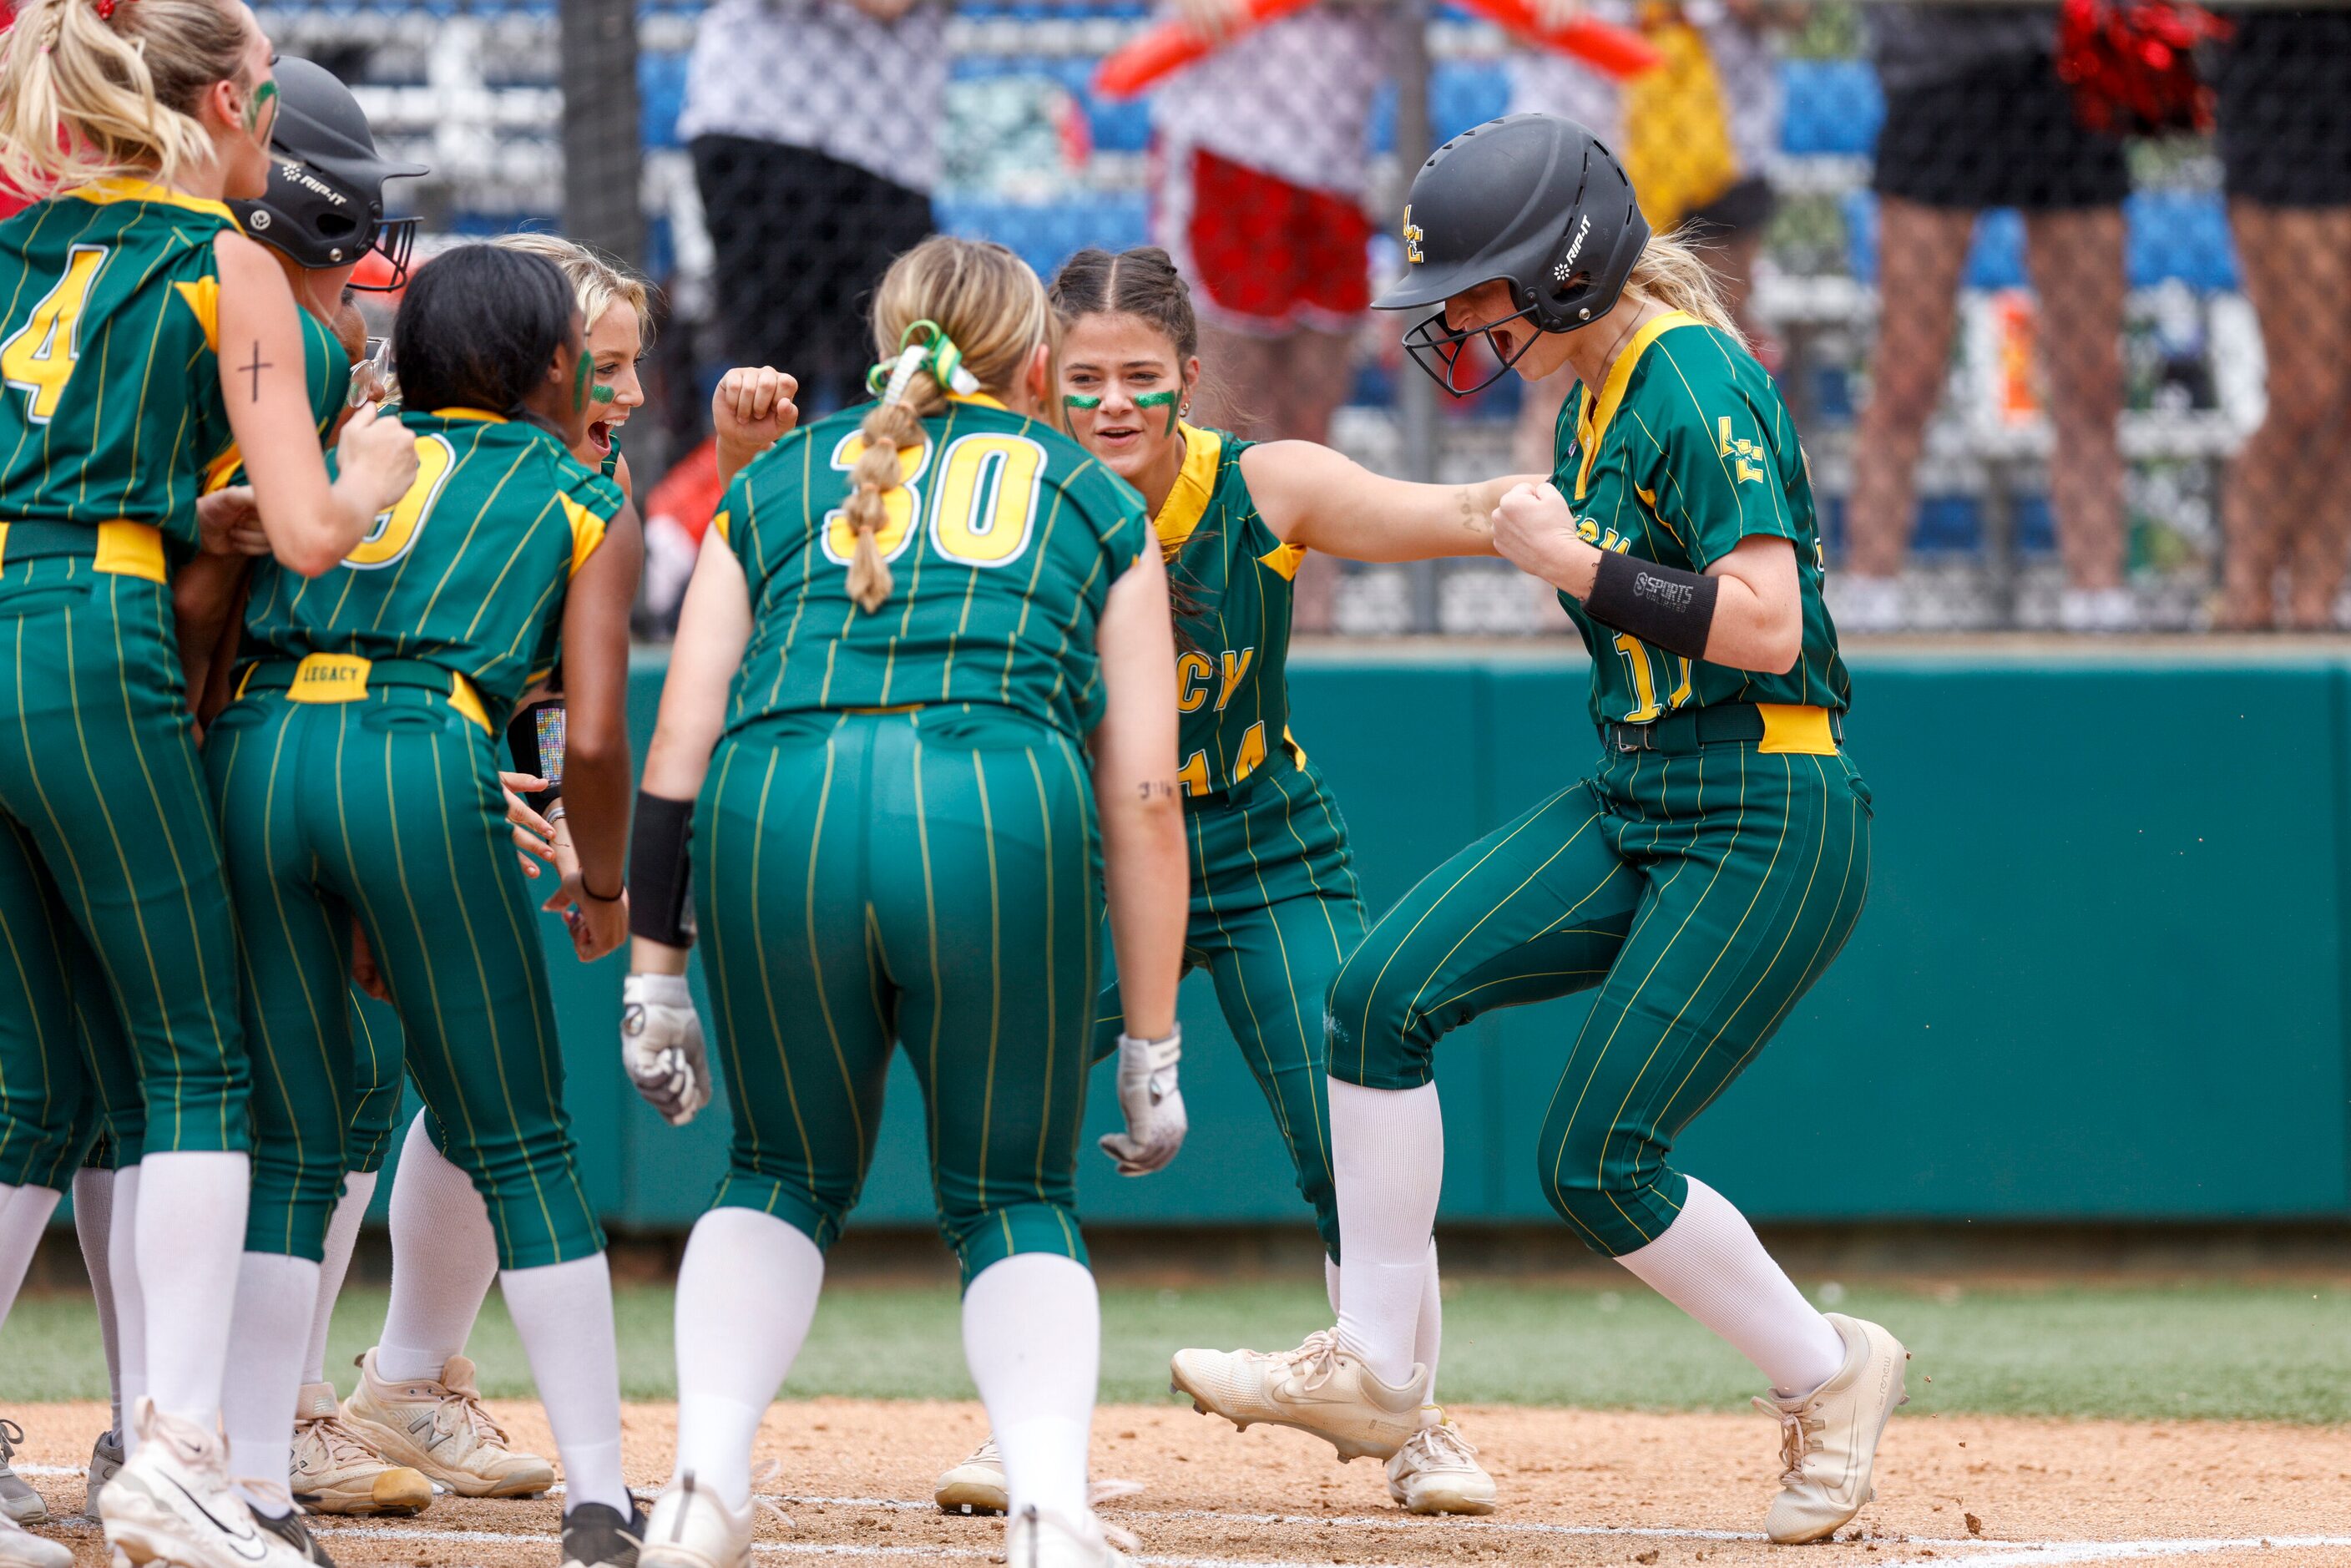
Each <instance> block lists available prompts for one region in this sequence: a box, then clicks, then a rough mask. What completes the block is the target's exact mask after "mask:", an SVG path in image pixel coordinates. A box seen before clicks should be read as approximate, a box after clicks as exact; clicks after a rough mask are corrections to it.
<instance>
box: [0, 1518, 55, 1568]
mask: <svg viewBox="0 0 2351 1568" xmlns="http://www.w3.org/2000/svg"><path fill="white" fill-rule="evenodd" d="M0 1568H73V1552H72V1549H71V1548H69V1547H68V1546H67V1545H66V1543H65V1542H62V1541H51V1540H48V1539H47V1538H46V1537H44V1536H39V1535H35V1534H33V1533H32V1532H31V1531H26V1530H23V1529H20V1528H18V1526H17V1524H16V1521H14V1520H12V1519H10V1518H9V1517H8V1516H7V1515H6V1514H5V1513H0Z"/></svg>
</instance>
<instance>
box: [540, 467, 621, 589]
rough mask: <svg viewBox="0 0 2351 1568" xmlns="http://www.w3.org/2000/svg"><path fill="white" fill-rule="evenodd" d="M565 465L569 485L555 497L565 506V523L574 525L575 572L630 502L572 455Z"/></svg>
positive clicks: (609, 482) (573, 560) (607, 481)
mask: <svg viewBox="0 0 2351 1568" xmlns="http://www.w3.org/2000/svg"><path fill="white" fill-rule="evenodd" d="M564 463H565V465H566V466H567V467H568V468H569V474H568V475H567V476H566V477H567V478H568V479H569V483H568V484H566V485H565V486H564V487H563V489H562V490H561V491H560V492H559V494H558V496H557V497H556V498H557V499H558V500H560V501H561V502H562V503H563V517H564V520H565V521H566V522H568V523H569V524H570V525H571V570H573V571H575V572H576V571H578V570H580V568H581V567H583V566H585V565H587V564H588V558H589V557H590V556H591V555H594V554H595V553H596V547H597V546H598V545H601V544H602V543H603V542H604V534H605V530H606V529H608V528H611V523H612V519H613V518H614V517H618V516H620V513H621V508H622V507H624V506H626V505H627V504H628V500H627V497H623V496H622V494H621V487H620V486H618V485H615V484H614V483H612V481H611V480H610V479H607V478H605V477H604V476H602V475H601V474H598V473H595V472H593V471H592V470H590V469H588V468H585V467H583V466H581V465H580V464H579V463H578V462H577V461H575V460H574V459H572V457H571V456H570V455H569V453H567V454H565V455H564Z"/></svg>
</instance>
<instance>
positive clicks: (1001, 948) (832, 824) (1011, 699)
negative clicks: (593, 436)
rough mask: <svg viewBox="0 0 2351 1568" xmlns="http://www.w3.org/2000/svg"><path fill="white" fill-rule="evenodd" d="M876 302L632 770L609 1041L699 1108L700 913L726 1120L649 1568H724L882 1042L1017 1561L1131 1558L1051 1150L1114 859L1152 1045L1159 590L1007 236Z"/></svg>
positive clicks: (1076, 1259) (895, 285) (841, 1192)
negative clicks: (874, 392)
mask: <svg viewBox="0 0 2351 1568" xmlns="http://www.w3.org/2000/svg"><path fill="white" fill-rule="evenodd" d="M873 325H874V338H875V341H876V344H877V346H878V347H879V348H880V349H881V350H882V351H883V352H884V353H885V354H887V355H888V356H889V360H888V361H887V362H885V364H884V365H883V367H882V368H881V373H882V374H883V376H884V377H885V378H886V386H885V388H884V390H883V396H882V399H881V401H880V402H878V403H876V404H873V405H871V406H870V407H868V408H867V409H865V410H862V411H852V412H851V413H842V414H839V415H836V416H834V417H832V418H830V419H826V420H822V421H820V422H818V423H816V424H814V425H813V426H810V427H809V428H808V429H805V430H801V431H798V432H795V433H794V434H791V435H789V436H787V437H785V438H784V439H783V440H782V441H781V442H780V443H778V444H777V445H775V446H774V447H773V448H772V449H770V450H769V451H768V453H767V454H766V455H763V456H761V457H759V458H758V460H757V461H755V462H754V463H752V464H751V465H750V466H749V467H747V469H745V470H744V471H743V472H742V473H741V474H740V475H738V476H737V477H736V478H735V479H734V481H733V483H732V484H731V485H730V486H729V487H728V490H727V494H726V501H725V503H724V506H723V508H722V510H721V512H720V513H719V515H718V517H717V518H716V520H715V526H714V528H713V529H712V532H711V535H710V537H709V538H707V539H706V540H705V545H704V548H703V550H702V555H701V559H700V561H699V563H698V565H697V567H696V569H695V578H694V581H693V585H692V587H691V589H690V590H689V591H688V593H687V597H686V601H685V609H684V618H683V620H682V622H681V623H680V630H679V635H678V643H677V647H676V650H675V652H674V654H673V656H672V660H671V664H670V674H669V679H668V684H667V686H666V687H665V689H664V693H663V697H662V712H661V720H660V726H659V728H658V729H657V730H656V732H655V735H654V739H653V749H652V751H651V753H650V754H649V755H648V757H647V759H646V768H645V777H644V793H643V796H642V797H641V798H640V800H639V804H638V827H637V839H636V843H635V847H634V850H633V852H632V864H631V869H632V877H633V882H634V888H635V894H634V897H635V903H634V905H633V908H632V929H633V930H634V931H635V932H636V934H637V937H638V941H637V943H636V948H635V961H634V963H633V965H632V968H633V969H634V970H635V971H636V972H635V973H633V974H632V975H631V977H630V980H629V988H628V991H627V997H628V1002H629V1008H628V1012H627V1015H626V1018H625V1019H624V1022H623V1028H622V1049H623V1054H624V1057H625V1059H626V1060H627V1061H629V1063H630V1065H631V1071H632V1076H634V1077H636V1078H637V1080H638V1082H639V1087H640V1089H641V1090H642V1091H643V1092H644V1093H645V1095H646V1097H647V1098H648V1100H650V1101H652V1102H653V1103H654V1104H655V1105H656V1106H657V1107H658V1108H660V1109H662V1110H663V1111H664V1113H667V1114H671V1115H672V1116H673V1118H675V1117H677V1116H678V1115H679V1113H681V1112H683V1111H685V1110H687V1109H690V1106H691V1104H692V1103H693V1102H694V1100H695V1099H696V1098H697V1097H698V1095H699V1093H700V1092H701V1090H700V1082H699V1081H700V1079H701V1077H702V1070H701V1068H700V1058H701V1053H702V1048H701V1040H700V1033H699V1027H698V1025H697V1024H696V1023H695V1019H694V1013H693V1009H692V1002H691V1001H690V999H689V998H687V997H686V994H685V983H684V967H685V960H686V951H685V946H684V944H685V943H686V942H687V941H688V940H689V939H690V930H691V929H693V928H698V930H699V932H700V935H701V939H702V942H703V944H704V952H705V961H706V962H707V964H708V966H709V976H710V991H711V998H712V1000H713V1002H714V1004H715V1008H716V1020H717V1044H718V1056H719V1059H720V1061H721V1063H722V1064H723V1069H724V1071H723V1077H724V1079H725V1082H726V1088H727V1092H728V1096H729V1100H730V1102H731V1105H732V1109H733V1113H734V1120H735V1137H734V1142H733V1145H732V1149H731V1153H730V1156H729V1160H728V1166H727V1172H726V1176H725V1178H724V1180H723V1181H722V1182H721V1183H720V1186H719V1188H718V1193H717V1197H716V1204H715V1207H713V1208H712V1210H711V1211H710V1212H709V1213H708V1214H706V1215H705V1216H704V1217H703V1218H702V1219H701V1221H700V1222H699V1223H698V1224H696V1226H695V1231H694V1237H693V1239H692V1241H691V1242H690V1243H689V1244H688V1246H687V1249H686V1256H685V1260H684V1265H683V1267H682V1269H681V1270H680V1275H679V1281H678V1301H677V1312H678V1322H677V1345H678V1458H677V1472H676V1476H675V1479H674V1482H673V1484H672V1485H671V1487H670V1488H669V1490H666V1491H665V1492H664V1494H663V1496H662V1498H661V1500H660V1501H659V1503H658V1504H657V1505H656V1506H655V1508H654V1510H653V1520H652V1526H651V1529H650V1531H649V1532H648V1533H647V1535H646V1537H645V1544H644V1549H643V1558H642V1561H643V1563H646V1564H648V1565H653V1564H661V1565H664V1568H739V1565H741V1564H744V1563H747V1562H748V1561H749V1551H750V1543H751V1530H752V1520H753V1518H754V1514H753V1511H752V1508H751V1500H750V1484H751V1481H750V1460H751V1447H752V1442H753V1439H754V1437H755V1435H756V1433H757V1431H758V1424H759V1420H760V1417H761V1416H762V1415H763V1414H764V1413H765V1411H766V1409H767V1406H768V1402H769V1401H770V1400H771V1399H772V1398H773V1397H774V1396H775V1392H776V1389H777V1387H778V1385H779V1384H780V1383H781V1382H782V1380H783V1377H784V1375H785V1374H786V1372H788V1371H789V1368H790V1365H791V1362H792V1358H793V1356H794V1354H796V1353H797V1352H798V1350H799V1344H800V1342H801V1340H802V1338H803V1337H804V1335H805V1334H806V1333H807V1330H808V1326H809V1322H810V1317H811V1315H812V1314H813V1312H814V1311H815V1307H816V1297H817V1291H818V1287H819V1284H820V1281H821V1280H822V1277H823V1256H824V1249H826V1248H827V1247H828V1246H830V1244H831V1241H832V1240H833V1239H834V1237H836V1236H837V1235H838V1234H839V1233H840V1229H841V1222H842V1220H843V1218H845V1217H846V1216H847V1214H848V1212H849V1210H850V1208H851V1207H852V1205H854V1203H855V1202H856V1198H857V1191H858V1187H859V1186H860V1185H861V1184H862V1181H863V1178H864V1175H865V1169H866V1166H867V1163H868V1161H869V1160H870V1159H871V1157H872V1138H873V1134H874V1132H875V1129H876V1127H877V1124H879V1122H880V1120H881V1113H882V1090H883V1081H884V1077H885V1075H886V1073H887V1071H888V1067H889V1061H890V1056H891V1053H892V1051H893V1049H894V1048H895V1047H896V1046H897V1045H898V1044H900V1043H902V1042H903V1043H904V1046H905V1048H906V1051H907V1055H908V1057H909V1059H910V1060H911V1061H912V1063H913V1065H914V1071H915V1074H916V1077H917V1078H918V1080H919V1081H920V1082H921V1084H922V1087H923V1093H924V1098H925V1103H926V1106H927V1113H926V1119H927V1123H928V1126H929V1134H930V1148H931V1169H932V1180H933V1186H934V1190H935V1194H936V1196H937V1200H938V1209H939V1225H940V1229H941V1231H942V1232H943V1233H944V1234H945V1235H946V1239H947V1240H948V1242H949V1243H950V1244H951V1245H952V1246H953V1247H954V1248H955V1249H956V1255H957V1258H958V1260H959V1261H960V1262H961V1264H962V1268H963V1277H964V1281H965V1293H964V1312H963V1322H964V1343H965V1347H966V1351H967V1355H968V1356H969V1358H970V1362H971V1370H972V1375H973V1377H974V1379H975V1381H977V1384H978V1385H979V1390H980V1396H981V1397H982V1398H983V1399H984V1400H985V1401H986V1403H987V1408H988V1414H989V1416H990V1417H991V1419H992V1420H993V1422H994V1426H995V1430H996V1432H997V1434H998V1437H999V1438H1000V1439H1001V1441H1002V1446H1003V1449H1004V1458H1005V1467H1006V1472H1007V1479H1008V1483H1009V1487H1010V1490H1011V1502H1012V1510H1013V1521H1012V1524H1011V1527H1010V1532H1009V1535H1008V1540H1007V1550H1008V1553H1009V1555H1010V1558H1011V1560H1012V1561H1014V1562H1016V1563H1043V1564H1055V1565H1058V1564H1065V1563H1066V1564H1079V1563H1083V1564H1088V1565H1093V1568H1099V1565H1102V1564H1108V1563H1117V1562H1120V1561H1123V1559H1122V1558H1121V1557H1120V1556H1119V1555H1118V1553H1117V1552H1116V1551H1115V1550H1114V1549H1113V1547H1112V1546H1111V1545H1110V1544H1109V1542H1108V1540H1107V1539H1106V1537H1105V1534H1104V1532H1103V1531H1102V1527H1101V1526H1100V1524H1099V1523H1098V1522H1097V1521H1095V1520H1094V1518H1093V1515H1092V1510H1091V1508H1090V1507H1089V1503H1088V1499H1087V1494H1086V1444H1087V1437H1088V1429H1089V1427H1090V1424H1091V1421H1092V1406H1093V1396H1094V1385H1095V1370H1096V1363H1097V1357H1098V1351H1099V1344H1100V1337H1101V1327H1100V1321H1099V1310H1098V1307H1097V1303H1096V1299H1095V1293H1094V1287H1093V1280H1092V1275H1091V1274H1090V1273H1088V1272H1087V1270H1086V1268H1085V1248H1084V1245H1083V1243H1082V1242H1081V1240H1080V1239H1079V1235H1078V1223H1077V1217H1076V1214H1075V1212H1074V1207H1073V1205H1074V1200H1075V1186H1076V1164H1077V1140H1078V1132H1079V1126H1080V1123H1081V1116H1082V1113H1083V1109H1084V1102H1085V1078H1086V1071H1087V1067H1088V1065H1089V1051H1088V1044H1089V1039H1090V1036H1091V1033H1092V1005H1091V1004H1092V998H1093V993H1094V988H1095V984H1096V980H1097V976H1098V974H1099V949H1098V943H1099V940H1100V930H1101V923H1102V912H1103V891H1102V889H1103V886H1104V884H1105V883H1106V884H1107V894H1108V902H1109V911H1110V924H1111V936H1112V941H1113V945H1114V946H1116V948H1117V949H1118V954H1119V958H1120V967H1121V970H1122V972H1123V974H1124V975H1125V976H1126V977H1127V1002H1128V1020H1129V1028H1130V1030H1134V1031H1139V1033H1140V1038H1137V1039H1135V1040H1131V1041H1130V1042H1129V1044H1130V1046H1131V1047H1132V1048H1133V1050H1134V1054H1137V1055H1140V1056H1142V1057H1144V1058H1146V1059H1154V1060H1158V1061H1165V1062H1168V1063H1172V1061H1173V1060H1174V1058H1175V1055H1176V1051H1177V1045H1178V1040H1177V1038H1176V1034H1175V985H1176V973H1177V967H1178V965H1179V962H1180V957H1181V949H1182V940H1183V936H1182V926H1183V914H1182V911H1183V904H1184V894H1183V878H1184V863H1183V861H1184V851H1183V843H1182V833H1181V814H1180V810H1179V808H1178V806H1177V803H1176V789H1177V785H1176V782H1175V701H1174V687H1173V663H1174V657H1173V655H1174V644H1173V638H1172V634H1171V632H1170V630H1169V620H1168V612H1167V596H1166V586H1165V573H1164V571H1163V570H1162V569H1161V567H1160V563H1159V557H1158V552H1157V551H1156V550H1155V549H1153V548H1152V540H1151V536H1150V528H1149V524H1148V522H1147V521H1146V519H1145V517H1144V509H1143V504H1142V501H1141V498H1140V497H1137V496H1136V494H1135V493H1134V490H1133V489H1132V488H1131V487H1129V486H1127V485H1126V484H1125V483H1124V482H1123V480H1121V479H1119V478H1118V477H1117V476H1115V475H1113V474H1112V473H1110V472H1109V471H1108V470H1107V469H1105V468H1104V467H1103V466H1102V464H1101V463H1100V462H1098V461H1097V460H1095V459H1094V458H1092V457H1090V456H1089V455H1087V454H1086V452H1085V451H1084V449H1083V448H1081V447H1080V446H1079V445H1078V444H1076V443H1074V442H1072V441H1071V440H1070V439H1069V438H1068V437H1067V436H1065V435H1063V434H1061V432H1060V431H1058V430H1056V429H1055V428H1053V426H1052V424H1050V423H1048V422H1046V421H1044V420H1042V419H1040V417H1039V415H1040V412H1041V411H1042V410H1044V409H1046V408H1049V407H1050V402H1051V399H1052V397H1053V395H1054V393H1055V391H1056V389H1055V387H1054V386H1053V384H1052V381H1051V369H1050V364H1051V348H1050V333H1051V326H1052V322H1051V315H1050V307H1049V306H1048V304H1047V303H1046V299H1045V292H1044V289H1043V288H1042V287H1040V285H1039V283H1038V281H1037V278H1036V275H1035V274H1033V273H1031V272H1030V271H1029V269H1028V267H1026V266H1024V265H1023V264H1022V263H1021V262H1020V260H1019V258H1018V257H1017V256H1014V255H1013V254H1012V253H1011V252H1009V251H1008V250H1006V249H1004V248H1003V247H1002V246H994V245H982V244H976V243H972V242H968V241H964V240H957V239H950V238H945V237H941V238H934V239H931V240H927V241H925V242H924V243H923V244H922V245H920V246H916V247H915V248H914V250H912V251H910V252H908V253H907V254H906V255H905V256H902V257H900V258H899V260H898V261H897V262H896V263H895V264H894V265H893V267H891V269H890V271H889V273H888V275H887V276H886V277H884V278H883V282H882V284H881V287H880V290H879V292H878V295H877V298H876V301H875V305H874V323H873ZM861 415H862V417H861ZM1089 748H1090V749H1091V751H1092V759H1091V763H1089V759H1088V758H1087V756H1086V752H1087V751H1088V749H1089ZM689 832H690V834H691V841H692V857H691V858H692V864H693V878H692V882H693V898H694V906H695V915H696V918H695V920H694V921H693V922H692V923H690V924H689V923H688V922H687V921H686V919H685V917H684V899H685V896H686V876H685V866H684V862H685V858H686V845H687V842H688V835H689ZM1098 873H1099V876H1100V880H1098ZM1137 1130H1138V1132H1141V1133H1142V1134H1144V1135H1145V1136H1146V1137H1148V1136H1155V1135H1156V1134H1157V1130H1156V1129H1155V1128H1153V1127H1151V1126H1149V1125H1147V1124H1146V1125H1143V1126H1139V1127H1138V1129H1137ZM1121 1146H1122V1148H1123V1150H1124V1151H1125V1152H1126V1153H1127V1154H1128V1155H1130V1157H1133V1158H1134V1159H1137V1160H1144V1161H1149V1160H1153V1159H1155V1158H1157V1157H1158V1155H1157V1151H1156V1150H1155V1149H1152V1148H1149V1147H1145V1146H1144V1145H1141V1144H1133V1143H1127V1142H1126V1141H1124V1140H1122V1145H1121Z"/></svg>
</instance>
